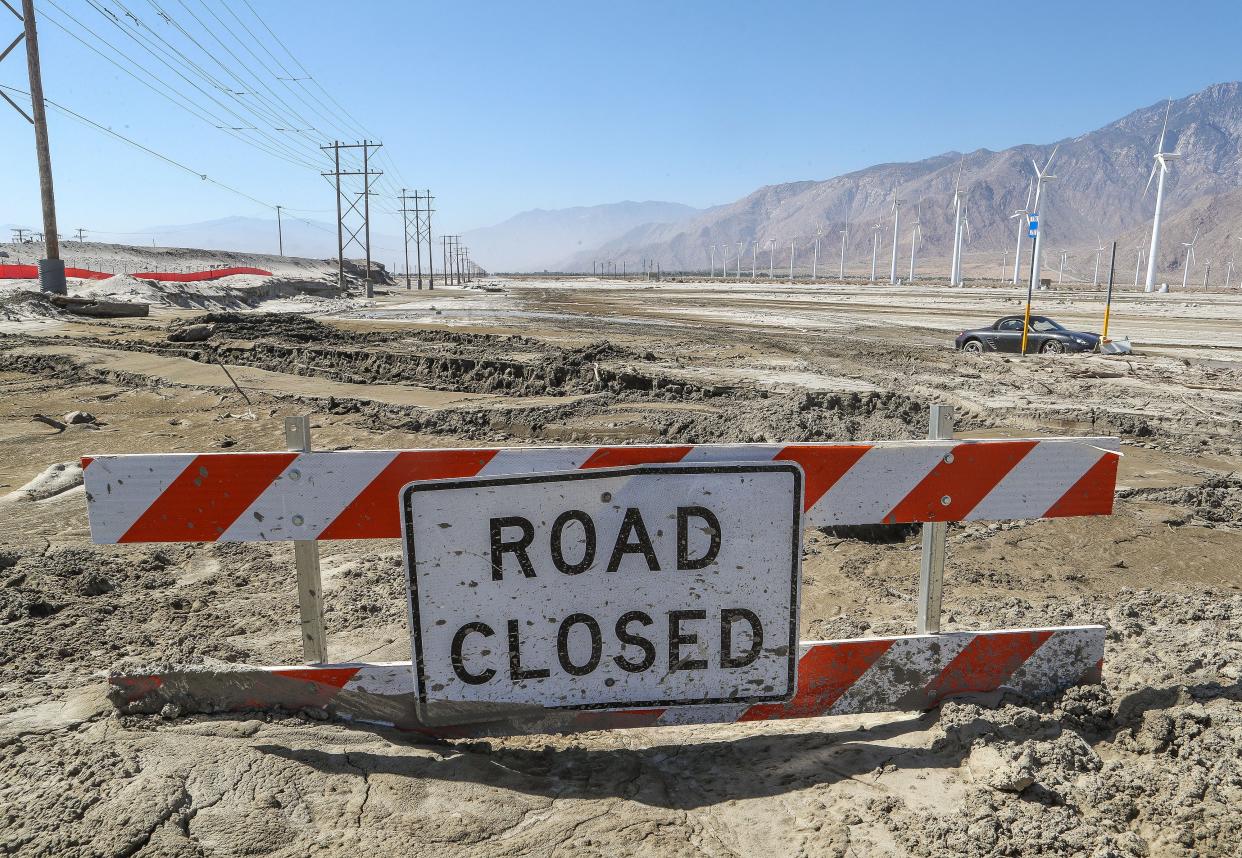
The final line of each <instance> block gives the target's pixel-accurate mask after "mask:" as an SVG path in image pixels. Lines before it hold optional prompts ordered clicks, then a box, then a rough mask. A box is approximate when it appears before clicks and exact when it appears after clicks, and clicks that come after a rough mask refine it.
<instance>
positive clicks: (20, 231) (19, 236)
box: [12, 227, 30, 244]
mask: <svg viewBox="0 0 1242 858" xmlns="http://www.w3.org/2000/svg"><path fill="white" fill-rule="evenodd" d="M28 232H30V230H28V229H26V228H25V227H15V228H14V229H13V230H12V233H13V241H14V242H15V243H16V244H25V243H26V233H28Z"/></svg>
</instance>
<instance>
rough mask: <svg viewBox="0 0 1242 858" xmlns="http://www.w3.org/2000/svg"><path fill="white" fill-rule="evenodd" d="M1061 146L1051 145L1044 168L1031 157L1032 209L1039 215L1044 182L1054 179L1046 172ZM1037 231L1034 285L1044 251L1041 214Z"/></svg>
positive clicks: (1033, 263) (1037, 281) (1033, 262)
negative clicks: (1033, 182) (1033, 172)
mask: <svg viewBox="0 0 1242 858" xmlns="http://www.w3.org/2000/svg"><path fill="white" fill-rule="evenodd" d="M1060 148H1061V145H1060V144H1059V143H1058V144H1057V145H1056V146H1053V147H1052V154H1051V155H1049V156H1048V160H1047V161H1045V162H1044V168H1043V169H1042V170H1041V169H1040V168H1039V165H1038V164H1036V163H1035V159H1034V158H1032V159H1031V166H1033V167H1034V168H1035V208H1033V209H1032V210H1031V211H1033V212H1034V213H1035V214H1036V215H1039V201H1040V199H1041V198H1042V197H1043V191H1044V183H1045V182H1048V181H1051V180H1052V179H1055V178H1056V176H1054V175H1052V174H1051V173H1049V172H1048V168H1049V167H1051V166H1052V159H1053V158H1055V157H1056V156H1057V150H1058V149H1060ZM1039 220H1040V224H1039V231H1038V232H1037V233H1035V259H1034V261H1032V263H1031V282H1032V283H1033V284H1035V285H1036V286H1038V285H1039V262H1040V256H1041V254H1042V253H1043V251H1044V225H1043V220H1044V218H1043V216H1042V215H1039Z"/></svg>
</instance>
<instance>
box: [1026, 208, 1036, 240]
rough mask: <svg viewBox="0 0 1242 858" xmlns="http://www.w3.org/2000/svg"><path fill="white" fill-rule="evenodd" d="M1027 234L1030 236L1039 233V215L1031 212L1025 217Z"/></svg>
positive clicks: (1032, 236)
mask: <svg viewBox="0 0 1242 858" xmlns="http://www.w3.org/2000/svg"><path fill="white" fill-rule="evenodd" d="M1026 226H1027V233H1026V234H1027V235H1028V236H1030V237H1031V238H1034V237H1035V236H1037V235H1039V215H1038V214H1036V213H1034V212H1032V213H1031V215H1030V216H1029V217H1028V218H1027V225H1026Z"/></svg>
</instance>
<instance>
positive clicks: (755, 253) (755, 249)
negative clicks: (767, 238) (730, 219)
mask: <svg viewBox="0 0 1242 858" xmlns="http://www.w3.org/2000/svg"><path fill="white" fill-rule="evenodd" d="M758 258H759V239H757V238H756V239H755V241H754V243H753V244H751V246H750V280H751V282H752V283H753V282H754V281H755V260H756V259H758Z"/></svg>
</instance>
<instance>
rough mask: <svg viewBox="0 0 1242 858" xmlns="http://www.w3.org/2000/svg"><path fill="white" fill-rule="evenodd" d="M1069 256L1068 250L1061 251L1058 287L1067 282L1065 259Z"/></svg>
mask: <svg viewBox="0 0 1242 858" xmlns="http://www.w3.org/2000/svg"><path fill="white" fill-rule="evenodd" d="M1067 256H1069V251H1068V250H1062V251H1061V267H1060V268H1059V269H1058V270H1057V285H1058V286H1060V285H1061V283H1062V282H1064V280H1065V257H1067Z"/></svg>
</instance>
